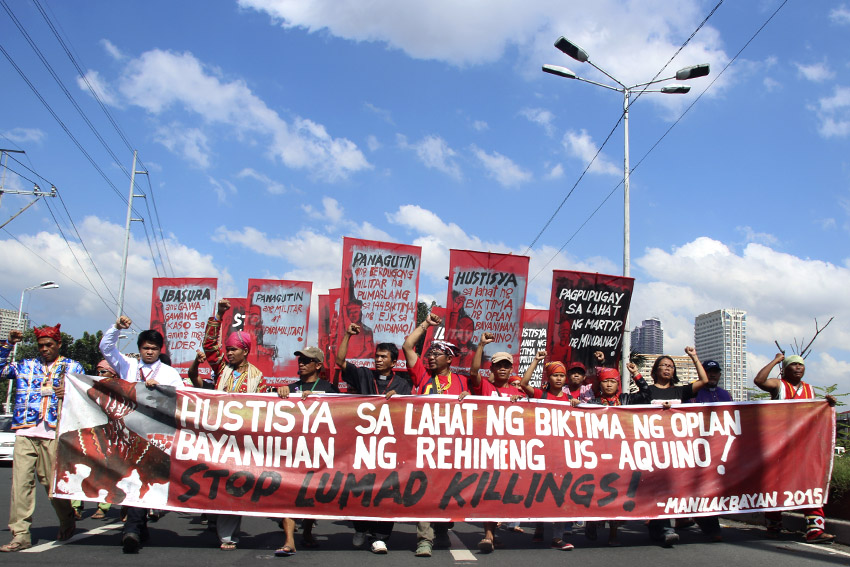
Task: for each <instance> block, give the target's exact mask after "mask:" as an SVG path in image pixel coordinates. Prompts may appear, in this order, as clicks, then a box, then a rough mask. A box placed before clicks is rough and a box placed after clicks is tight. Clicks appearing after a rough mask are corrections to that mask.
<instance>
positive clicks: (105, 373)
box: [97, 370, 115, 376]
mask: <svg viewBox="0 0 850 567" xmlns="http://www.w3.org/2000/svg"><path fill="white" fill-rule="evenodd" d="M114 374H115V373H114V372H112V371H111V370H98V371H97V375H98V376H113V375H114Z"/></svg>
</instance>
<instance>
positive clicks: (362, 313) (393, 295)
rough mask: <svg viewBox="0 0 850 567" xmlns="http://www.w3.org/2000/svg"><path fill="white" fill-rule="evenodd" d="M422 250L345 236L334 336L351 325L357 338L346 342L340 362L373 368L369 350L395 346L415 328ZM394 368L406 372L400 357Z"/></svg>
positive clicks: (372, 353)
mask: <svg viewBox="0 0 850 567" xmlns="http://www.w3.org/2000/svg"><path fill="white" fill-rule="evenodd" d="M421 256H422V248H420V247H419V246H410V245H407V244H395V243H392V242H377V241H374V240H360V239H357V238H349V237H345V238H344V239H343V245H342V295H341V299H342V309H341V311H340V313H341V315H342V316H341V317H340V318H339V327H338V329H337V332H338V333H339V337H340V338H342V336H343V333H345V329H346V328H348V326H349V325H350V324H351V323H356V324H357V325H359V326H360V334H358V335H353V336H352V337H351V339H349V341H348V353H347V355H346V360H347V361H348V363H349V364H356V365H357V366H367V367H369V368H374V367H375V345H377V344H380V343H393V344H395V345H396V346H400V345H401V344H402V343H403V342H404V338H405V337H406V336H407V335H409V334H410V333H411V332H413V329H414V328H415V327H416V298H417V297H418V294H419V264H420V261H421ZM395 367H396V368H397V369H400V370H404V369H405V368H406V364H405V360H404V357H403V356H402V357H399V360H398V361H397V362H396V365H395Z"/></svg>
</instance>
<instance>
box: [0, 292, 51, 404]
mask: <svg viewBox="0 0 850 567" xmlns="http://www.w3.org/2000/svg"><path fill="white" fill-rule="evenodd" d="M57 287H59V284H57V283H56V282H52V281H47V282H41V283H40V284H38V285H32V286H30V287H28V288H24V290H23V291H22V292H21V303H20V306H19V307H18V322H17V324H16V325H15V329H17V330H19V331H22V330H23V329H21V318H22V316H23V311H24V297H25V296H26V294H27V292H28V291H32V290H34V289H56V288H57ZM17 354H18V343H15V346H13V347H12V363H13V364H14V363H15V361H16V360H17ZM11 395H12V384H11V383H10V384H9V387H8V388H7V390H6V411H7V412H8V411H9V399H10V397H11Z"/></svg>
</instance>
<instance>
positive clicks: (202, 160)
mask: <svg viewBox="0 0 850 567" xmlns="http://www.w3.org/2000/svg"><path fill="white" fill-rule="evenodd" d="M155 139H156V141H157V142H159V143H160V144H162V145H163V146H165V147H166V148H168V149H169V150H170V151H172V152H174V153H176V154H179V155H181V156H183V158H184V159H185V160H186V161H188V162H189V163H191V164H193V165H194V166H195V167H198V168H201V169H206V168H208V167H209V166H210V147H209V142H208V140H207V136H206V134H204V133H203V132H202V131H201V130H199V129H197V128H187V127H185V126H183V125H182V124H179V123H177V122H172V123H171V124H169V125H167V126H160V127H159V128H157V129H156V134H155Z"/></svg>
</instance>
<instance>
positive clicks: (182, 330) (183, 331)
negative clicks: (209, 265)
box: [150, 278, 217, 378]
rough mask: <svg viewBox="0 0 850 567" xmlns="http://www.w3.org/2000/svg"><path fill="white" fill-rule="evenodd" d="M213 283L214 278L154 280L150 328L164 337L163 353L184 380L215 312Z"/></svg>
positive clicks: (214, 288)
mask: <svg viewBox="0 0 850 567" xmlns="http://www.w3.org/2000/svg"><path fill="white" fill-rule="evenodd" d="M216 282H217V280H216V278H153V297H152V298H151V325H150V328H151V329H155V330H157V331H159V332H160V333H162V336H163V337H165V346H164V348H163V352H167V353H168V354H169V356H170V357H171V365H172V366H173V367H174V368H176V369H177V370H178V371H179V372H180V375H181V376H183V377H184V378H185V377H186V373H187V371H188V369H189V367H190V366H191V365H192V361H194V360H195V356H196V354H197V350H198V349H201V348H202V343H203V342H204V329H205V328H206V324H207V318H208V317H209V316H210V315H212V314H213V310H214V309H215V292H216ZM206 372H207V373H209V368H207V369H206Z"/></svg>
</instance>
